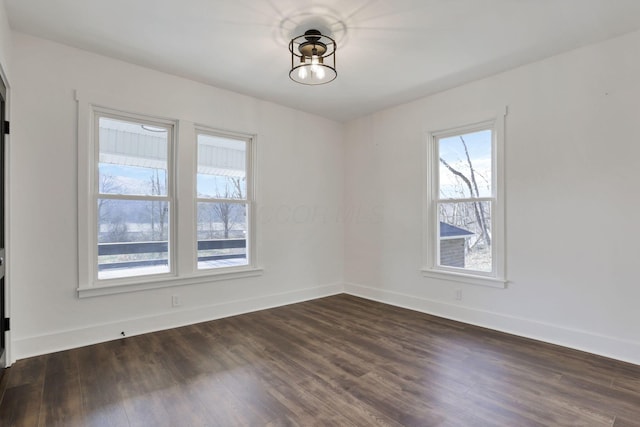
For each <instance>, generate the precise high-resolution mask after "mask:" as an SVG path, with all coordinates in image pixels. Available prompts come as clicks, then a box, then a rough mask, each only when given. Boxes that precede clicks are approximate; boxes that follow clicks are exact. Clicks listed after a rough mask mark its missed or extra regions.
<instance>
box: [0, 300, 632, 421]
mask: <svg viewBox="0 0 640 427" xmlns="http://www.w3.org/2000/svg"><path fill="white" fill-rule="evenodd" d="M0 398H1V401H0V425H1V426H14V425H15V426H145V427H146V426H153V427H155V426H225V427H226V426H298V425H300V426H315V425H335V426H374V425H384V426H472V427H476V426H509V427H520V426H594V427H597V426H614V427H629V426H640V367H639V366H635V365H630V364H625V363H621V362H617V361H613V360H610V359H606V358H603V357H599V356H594V355H590V354H586V353H582V352H578V351H574V350H568V349H565V348H562V347H558V346H554V345H550V344H545V343H541V342H538V341H532V340H528V339H523V338H518V337H514V336H511V335H507V334H502V333H498V332H493V331H490V330H486V329H482V328H478V327H474V326H469V325H465V324H462V323H457V322H452V321H448V320H444V319H441V318H437V317H433V316H428V315H425V314H421V313H417V312H413V311H409V310H405V309H401V308H397V307H392V306H388V305H384V304H380V303H376V302H372V301H367V300H364V299H360V298H355V297H352V296H348V295H338V296H333V297H329V298H323V299H319V300H315V301H309V302H304V303H300V304H294V305H290V306H286V307H280V308H275V309H271V310H264V311H260V312H256V313H251V314H246V315H241V316H236V317H231V318H227V319H222V320H216V321H212V322H207V323H201V324H197V325H192V326H187V327H183V328H177V329H173V330H169V331H163V332H157V333H153V334H147V335H142V336H137V337H131V338H125V339H121V340H119V341H112V342H108V343H103V344H98V345H93V346H88V347H83V348H80V349H75V350H70V351H64V352H60V353H54V354H49V355H45V356H39V357H34V358H30V359H24V360H20V361H18V362H17V363H15V364H14V365H13V366H12V367H11V368H9V370H8V371H7V372H6V375H4V377H3V378H2V382H1V383H0Z"/></svg>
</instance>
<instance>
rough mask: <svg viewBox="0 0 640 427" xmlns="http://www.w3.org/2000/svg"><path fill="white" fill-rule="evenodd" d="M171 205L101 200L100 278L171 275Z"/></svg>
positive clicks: (151, 202)
mask: <svg viewBox="0 0 640 427" xmlns="http://www.w3.org/2000/svg"><path fill="white" fill-rule="evenodd" d="M168 238H169V203H168V202H164V201H146V200H144V201H140V200H120V199H105V198H99V199H98V278H99V279H110V278H116V277H129V276H138V275H143V274H158V273H167V272H169V246H168V240H169V239H168Z"/></svg>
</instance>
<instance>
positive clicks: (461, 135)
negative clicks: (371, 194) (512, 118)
mask: <svg viewBox="0 0 640 427" xmlns="http://www.w3.org/2000/svg"><path fill="white" fill-rule="evenodd" d="M503 126H504V125H503V118H501V119H496V120H491V121H487V122H482V123H478V124H474V125H471V126H465V127H459V128H453V129H447V130H444V131H438V132H432V133H431V134H430V138H429V150H428V151H429V156H428V158H429V162H428V163H429V164H428V168H429V171H430V173H429V177H428V178H429V179H428V180H429V185H428V186H427V191H426V193H427V203H426V205H427V215H426V216H427V220H426V221H427V227H426V228H427V233H426V235H427V237H426V241H427V245H426V246H427V267H425V268H424V269H423V272H424V274H425V275H426V276H435V277H439V278H445V279H452V280H458V281H465V282H470V283H477V284H482V285H489V286H498V287H503V286H504V245H503V236H504V232H503V230H504V218H503V214H502V212H503V194H504V192H503V188H502V187H503V185H502V179H503V178H502V164H501V163H502V160H501V159H502V146H503V143H502V129H503Z"/></svg>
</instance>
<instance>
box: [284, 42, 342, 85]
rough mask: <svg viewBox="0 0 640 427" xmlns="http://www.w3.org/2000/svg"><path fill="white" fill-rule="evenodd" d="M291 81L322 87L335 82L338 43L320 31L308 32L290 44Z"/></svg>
mask: <svg viewBox="0 0 640 427" xmlns="http://www.w3.org/2000/svg"><path fill="white" fill-rule="evenodd" d="M289 52H291V70H290V71H289V77H290V78H291V80H293V81H295V82H297V83H301V84H304V85H321V84H325V83H329V82H330V81H332V80H334V79H335V78H336V77H337V76H338V73H337V71H336V42H335V41H334V40H333V39H332V38H331V37H328V36H325V35H323V34H321V33H320V31H318V30H308V31H307V32H305V33H304V34H303V35H302V36H298V37H295V38H293V39H292V40H291V42H290V43H289Z"/></svg>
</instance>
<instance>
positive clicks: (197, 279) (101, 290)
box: [77, 268, 263, 298]
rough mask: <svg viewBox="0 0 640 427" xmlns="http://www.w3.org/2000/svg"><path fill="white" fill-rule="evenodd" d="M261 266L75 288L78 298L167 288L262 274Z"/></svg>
mask: <svg viewBox="0 0 640 427" xmlns="http://www.w3.org/2000/svg"><path fill="white" fill-rule="evenodd" d="M262 272H263V269H262V268H243V269H225V271H216V272H210V271H207V272H204V273H196V274H193V275H190V276H181V277H176V276H171V277H157V278H146V279H145V280H146V281H144V282H143V281H140V279H138V280H136V281H135V282H133V283H114V284H111V285H102V284H98V285H95V286H87V287H80V288H78V289H77V291H78V298H89V297H97V296H101V295H114V294H121V293H125V292H138V291H145V290H149V289H160V288H168V287H172V286H184V285H195V284H199V283H207V282H215V281H220V280H232V279H241V278H245V277H255V276H260V275H262Z"/></svg>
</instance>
